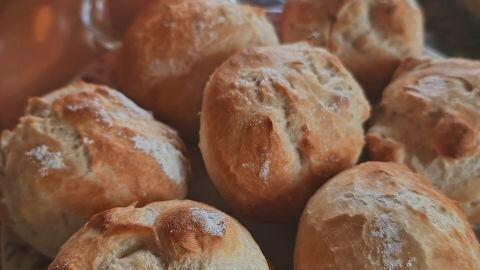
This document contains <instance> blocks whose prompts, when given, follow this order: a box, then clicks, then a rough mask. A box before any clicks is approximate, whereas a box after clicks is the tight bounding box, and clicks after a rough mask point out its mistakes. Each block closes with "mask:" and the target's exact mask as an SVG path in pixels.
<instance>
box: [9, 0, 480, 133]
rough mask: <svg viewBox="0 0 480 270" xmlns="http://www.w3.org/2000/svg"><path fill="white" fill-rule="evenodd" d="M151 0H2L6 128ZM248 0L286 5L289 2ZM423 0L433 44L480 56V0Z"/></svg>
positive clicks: (112, 43) (110, 43)
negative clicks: (32, 98)
mask: <svg viewBox="0 0 480 270" xmlns="http://www.w3.org/2000/svg"><path fill="white" fill-rule="evenodd" d="M149 1H151V0H100V1H93V0H85V1H81V0H68V1H65V0H0V129H4V128H10V127H12V125H13V124H14V123H15V122H16V120H17V117H18V116H19V115H21V113H22V112H23V110H24V105H25V101H26V99H27V97H29V96H33V95H41V94H43V93H45V92H47V91H50V90H52V89H55V88H57V87H59V86H61V85H63V84H65V83H66V82H68V81H70V80H72V78H74V77H75V74H77V73H78V72H79V71H81V70H82V69H84V68H85V67H86V66H88V65H89V64H90V63H92V62H93V61H94V60H95V59H96V58H98V57H99V56H100V55H103V53H104V52H105V51H106V50H109V49H112V48H114V47H116V46H118V42H119V40H120V38H121V36H122V33H123V32H124V31H125V29H126V28H127V27H128V25H129V24H130V22H131V21H132V19H133V18H134V16H135V14H136V13H137V12H138V11H139V10H140V9H141V8H142V7H143V6H144V5H145V4H147V3H148V2H149ZM243 2H250V3H254V4H259V5H265V6H269V7H275V6H277V7H278V6H279V5H281V3H282V2H283V1H282V0H250V1H243ZM420 3H421V4H422V6H423V9H424V12H425V14H426V17H427V21H426V27H427V30H428V34H427V42H428V44H429V45H430V46H432V47H433V48H435V49H437V50H438V51H439V52H441V53H443V54H445V55H451V56H465V57H470V58H480V46H479V44H480V18H479V17H480V0H420ZM276 10H279V9H278V8H277V9H276ZM82 20H83V23H82Z"/></svg>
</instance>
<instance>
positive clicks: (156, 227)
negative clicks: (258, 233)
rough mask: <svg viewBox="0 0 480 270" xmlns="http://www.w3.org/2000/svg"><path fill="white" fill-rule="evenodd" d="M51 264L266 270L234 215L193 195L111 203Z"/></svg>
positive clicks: (90, 269) (99, 268)
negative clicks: (192, 198)
mask: <svg viewBox="0 0 480 270" xmlns="http://www.w3.org/2000/svg"><path fill="white" fill-rule="evenodd" d="M48 269H49V270H66V269H68V270H103V269H116V270H130V269H136V270H166V269H170V270H183V269H185V270H187V269H188V270H217V269H218V270H223V269H229V270H230V269H231V270H268V264H267V261H266V260H265V258H264V256H263V254H262V252H261V251H260V248H259V247H258V246H257V244H256V243H255V241H254V240H253V238H252V236H251V235H250V233H248V231H247V230H246V229H245V228H244V227H243V226H242V225H241V224H240V223H238V222H237V221H236V220H235V219H234V218H232V217H230V216H228V215H226V214H224V213H222V212H220V211H219V210H217V209H215V208H212V207H210V206H207V205H205V204H202V203H197V202H193V201H166V202H156V203H152V204H149V205H147V206H145V207H143V208H135V207H132V206H130V207H125V208H115V209H112V210H108V211H105V212H102V213H99V214H97V215H95V216H93V217H92V219H91V220H90V221H89V222H88V223H87V224H86V225H85V226H84V227H83V228H82V229H81V230H80V231H78V232H77V233H76V234H75V235H74V236H73V237H72V238H70V240H69V241H68V242H67V243H66V244H65V245H64V246H63V247H62V249H61V250H60V252H59V254H58V256H57V258H56V259H55V260H54V261H53V263H52V264H51V265H50V267H49V268H48Z"/></svg>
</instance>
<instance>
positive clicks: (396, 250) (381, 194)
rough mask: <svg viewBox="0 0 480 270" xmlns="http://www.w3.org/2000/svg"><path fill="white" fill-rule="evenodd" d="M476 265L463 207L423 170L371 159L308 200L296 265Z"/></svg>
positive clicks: (446, 269) (396, 268)
mask: <svg viewBox="0 0 480 270" xmlns="http://www.w3.org/2000/svg"><path fill="white" fill-rule="evenodd" d="M312 269H315V270H323V269H332V270H333V269H335V270H337V269H352V270H353V269H355V270H356V269H365V270H379V269H381V270H383V269H385V270H387V269H388V270H400V269H418V270H420V269H422V270H426V269H432V270H452V269H462V270H476V269H480V247H479V244H478V242H477V240H476V239H475V235H474V233H473V231H472V229H471V228H470V226H469V224H468V223H467V220H466V219H465V217H464V215H463V213H462V211H461V209H460V208H458V207H457V206H456V205H455V203H454V202H453V201H451V200H450V199H448V198H447V197H446V196H445V195H443V194H442V193H440V192H439V191H437V190H436V189H435V188H434V187H433V186H431V185H430V184H429V183H428V182H427V181H426V180H424V179H423V178H422V177H421V176H420V175H417V174H415V173H413V172H411V171H410V170H408V168H407V167H405V166H403V165H400V164H395V163H381V162H370V163H364V164H361V165H358V166H356V167H354V168H351V169H349V170H347V171H344V172H342V173H340V174H339V175H337V176H335V177H334V178H333V179H331V180H330V181H329V182H328V183H327V184H325V185H324V186H323V187H322V188H321V189H320V190H319V191H318V192H317V193H316V194H315V195H314V196H313V197H312V198H311V199H310V201H309V202H308V204H307V207H306V208H305V210H304V212H303V215H302V217H301V219H300V224H299V227H298V233H297V240H296V246H295V270H312Z"/></svg>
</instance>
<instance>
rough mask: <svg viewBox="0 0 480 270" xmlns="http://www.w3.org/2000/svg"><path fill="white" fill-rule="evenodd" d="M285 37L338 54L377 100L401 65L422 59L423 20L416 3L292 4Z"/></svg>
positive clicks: (333, 0) (335, 0) (303, 0)
mask: <svg viewBox="0 0 480 270" xmlns="http://www.w3.org/2000/svg"><path fill="white" fill-rule="evenodd" d="M280 35H281V38H282V40H283V41H284V42H297V41H301V40H308V41H309V42H310V43H311V44H313V45H316V46H321V47H325V48H327V49H328V50H330V51H331V52H333V53H334V54H336V55H337V56H338V57H339V58H340V59H341V60H342V62H343V63H344V64H345V66H346V67H347V68H348V69H349V70H350V71H351V72H352V73H353V74H354V75H355V77H356V78H357V79H358V80H359V82H360V83H361V84H362V85H363V87H364V89H365V92H366V93H367V96H368V97H369V98H371V99H372V100H375V101H376V100H378V99H379V98H380V97H381V92H382V91H383V88H384V87H385V86H386V85H387V84H388V83H389V82H390V79H391V77H392V75H393V72H394V71H395V69H396V68H397V66H398V64H399V63H400V61H401V60H402V59H404V58H407V57H415V56H420V55H421V53H422V49H423V38H424V37H423V16H422V12H421V10H420V8H419V6H418V4H417V3H416V2H415V1H414V0H362V1H359V0H289V1H287V3H286V4H285V8H284V12H283V15H282V18H281V23H280Z"/></svg>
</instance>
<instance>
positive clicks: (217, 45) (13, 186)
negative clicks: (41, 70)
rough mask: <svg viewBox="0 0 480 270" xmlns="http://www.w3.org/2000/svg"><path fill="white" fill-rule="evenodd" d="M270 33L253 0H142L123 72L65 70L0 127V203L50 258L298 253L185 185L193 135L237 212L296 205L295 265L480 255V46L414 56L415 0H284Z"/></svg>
mask: <svg viewBox="0 0 480 270" xmlns="http://www.w3.org/2000/svg"><path fill="white" fill-rule="evenodd" d="M278 34H279V36H280V40H281V42H282V43H284V44H280V42H279V39H278V38H277V32H276V31H275V28H274V27H273V26H272V24H271V23H270V22H269V20H268V19H267V16H266V13H265V10H263V9H262V8H259V7H254V6H250V5H246V4H239V3H237V2H236V1H230V0H155V1H152V3H151V4H150V5H149V6H147V7H146V8H145V10H143V11H142V12H141V13H140V14H139V15H138V17H137V19H136V20H135V22H134V23H133V25H132V26H131V27H130V29H129V30H128V31H127V33H126V35H125V38H124V41H123V47H122V49H121V51H120V52H119V54H118V56H117V58H116V59H115V63H114V71H115V87H116V88H117V89H118V90H114V89H112V88H111V87H109V86H103V85H97V84H91V83H85V82H75V83H72V84H70V85H68V86H65V87H64V88H62V89H59V90H56V91H53V92H51V93H50V94H48V95H46V96H44V97H35V98H31V99H30V101H29V104H28V107H27V109H26V112H25V115H24V116H23V117H22V118H21V119H20V120H19V122H18V125H17V126H16V128H14V129H13V130H11V131H7V130H6V131H3V132H2V135H1V140H0V199H1V201H0V210H1V213H3V214H2V216H1V218H2V222H4V223H5V224H6V225H7V226H8V227H9V228H10V229H11V230H13V231H15V233H16V234H18V235H19V236H20V237H21V238H22V239H23V240H24V241H26V242H28V243H29V244H30V245H31V246H32V247H34V248H35V249H36V250H37V251H38V252H41V253H42V254H44V255H45V256H48V257H50V258H52V259H53V261H52V263H51V264H50V266H49V267H48V269H50V270H67V269H68V270H102V269H118V270H120V269H125V270H127V269H145V270H147V269H148V270H154V269H158V270H161V269H171V270H183V269H192V270H207V269H208V270H213V269H222V270H223V269H235V270H247V269H251V270H254V269H255V270H261V269H265V270H267V269H291V267H292V266H290V265H287V266H286V265H276V266H275V265H274V266H272V265H271V264H270V263H269V262H268V259H269V258H266V257H265V256H264V255H263V253H262V250H261V247H259V245H257V243H256V241H255V239H254V238H253V237H252V235H251V234H250V233H249V232H248V231H247V229H246V228H245V227H244V226H242V225H241V224H240V222H239V221H237V220H236V219H235V218H233V217H232V216H231V215H229V214H227V213H225V212H222V211H220V210H218V209H216V208H214V207H213V206H209V205H206V204H204V203H201V202H195V201H191V200H185V198H186V197H187V194H188V187H189V185H190V183H192V182H195V181H197V179H198V176H197V175H195V174H193V173H192V170H191V161H190V156H189V151H188V150H187V149H188V148H190V151H191V150H192V148H194V147H195V144H197V143H198V146H199V148H200V151H201V155H202V158H203V162H204V165H205V167H206V170H207V172H208V175H209V177H210V179H211V181H212V183H213V185H214V187H215V188H216V190H217V191H218V192H219V194H220V195H221V196H222V197H223V199H224V200H225V201H226V202H227V203H228V205H229V207H230V208H231V209H232V210H227V211H228V212H229V213H232V214H233V215H235V216H237V217H238V216H239V217H242V219H244V218H246V219H251V220H256V221H262V222H269V223H293V224H298V230H297V239H296V243H295V251H294V254H292V256H293V257H294V265H293V269H295V270H313V269H385V270H398V269H440V270H442V269H445V270H446V269H466V270H469V269H471V270H474V269H480V245H479V243H478V242H477V240H476V238H475V235H474V232H473V230H472V227H471V224H475V223H480V62H479V61H474V60H466V59H449V58H443V59H430V58H428V57H426V56H422V51H423V36H424V34H423V18H422V12H421V9H420V7H419V6H418V4H417V3H416V2H415V1H414V0H362V1H357V0H342V1H337V0H289V1H287V3H286V4H285V7H284V11H283V14H282V17H281V19H280V23H279V27H278ZM287 43H288V44H287ZM137 104H138V105H137ZM140 106H141V107H140ZM159 121H162V122H164V123H165V124H163V123H162V122H159ZM367 121H368V122H367ZM176 130H178V131H179V132H177V131H176ZM182 138H183V140H182ZM184 142H186V143H184ZM364 148H365V151H364ZM362 153H365V155H362ZM367 160H371V161H370V162H364V161H367ZM362 162H363V163H362ZM357 163H361V164H359V165H356V164H357ZM402 164H403V165H402ZM278 237H283V236H282V235H278ZM4 270H10V269H4Z"/></svg>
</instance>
